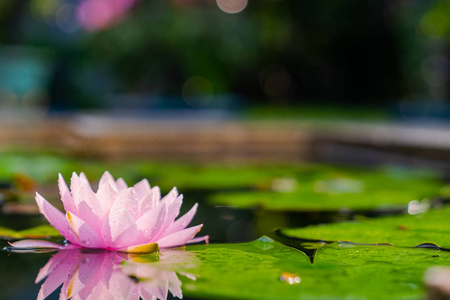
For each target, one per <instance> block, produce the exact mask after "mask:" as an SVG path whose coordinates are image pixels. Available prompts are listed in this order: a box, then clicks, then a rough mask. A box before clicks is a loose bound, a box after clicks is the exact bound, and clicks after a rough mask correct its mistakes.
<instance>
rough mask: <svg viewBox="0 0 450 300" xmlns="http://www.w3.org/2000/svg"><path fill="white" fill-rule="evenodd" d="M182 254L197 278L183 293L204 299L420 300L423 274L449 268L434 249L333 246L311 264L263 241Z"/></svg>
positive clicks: (448, 256) (449, 260)
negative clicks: (192, 258) (191, 260)
mask: <svg viewBox="0 0 450 300" xmlns="http://www.w3.org/2000/svg"><path fill="white" fill-rule="evenodd" d="M186 250H188V251H189V252H191V253H194V254H195V255H196V257H197V258H198V259H199V261H200V263H199V264H198V265H197V266H196V267H194V268H192V269H190V270H189V272H190V273H193V274H195V275H196V278H197V280H195V281H192V280H188V279H185V278H182V281H183V286H182V287H183V294H184V295H185V296H188V297H194V298H204V299H388V298H389V299H400V298H401V299H404V298H407V299H422V298H423V294H424V292H425V291H424V287H423V285H422V277H423V273H424V271H425V270H426V269H427V268H428V267H430V266H434V265H450V253H448V252H442V251H439V250H436V249H423V248H401V247H394V246H361V245H352V244H339V243H332V244H329V245H327V246H324V247H322V248H320V249H319V250H318V252H317V254H316V260H315V263H314V264H311V263H310V262H309V259H308V258H307V257H306V256H305V255H304V254H303V253H302V252H300V251H298V250H296V249H294V248H291V247H288V246H285V245H283V244H280V243H278V242H275V241H273V240H271V239H269V238H265V237H263V238H261V239H259V240H256V241H254V242H250V243H243V244H216V245H200V246H189V247H186ZM436 255H439V256H436ZM289 278H292V279H293V278H296V280H293V281H291V282H292V283H293V284H289ZM283 279H284V280H283Z"/></svg>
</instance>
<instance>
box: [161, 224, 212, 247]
mask: <svg viewBox="0 0 450 300" xmlns="http://www.w3.org/2000/svg"><path fill="white" fill-rule="evenodd" d="M202 226H203V224H202V225H197V226H194V227H189V228H187V229H184V230H181V231H177V232H175V233H172V234H170V235H168V236H165V237H163V238H161V239H159V240H158V241H157V243H158V245H159V247H160V248H168V247H175V246H180V245H184V244H186V243H187V242H188V241H189V240H190V239H192V238H193V237H194V236H195V235H196V234H197V233H198V232H199V231H200V229H202Z"/></svg>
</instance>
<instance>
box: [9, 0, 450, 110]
mask: <svg viewBox="0 0 450 300" xmlns="http://www.w3.org/2000/svg"><path fill="white" fill-rule="evenodd" d="M77 3H78V2H77V1H75V2H73V3H69V4H70V5H74V6H75V5H77ZM66 4H68V2H66V1H63V0H17V1H2V2H1V3H0V44H2V45H8V44H18V45H26V46H38V47H45V48H50V49H52V50H54V54H55V55H54V58H55V62H56V66H57V69H58V70H57V72H56V73H57V74H56V75H58V76H57V77H58V78H57V79H56V82H53V83H52V85H53V86H52V89H53V90H52V93H54V94H52V98H53V99H52V101H56V102H58V101H59V104H60V105H62V102H61V101H62V100H61V99H64V100H65V101H66V102H67V101H69V100H70V101H73V102H74V103H77V104H76V105H78V106H80V105H85V106H88V105H90V106H94V105H101V104H102V103H103V102H102V101H101V100H102V99H104V98H105V97H106V96H107V95H109V94H114V93H140V92H142V93H150V94H157V95H176V96H180V95H181V93H182V89H183V85H184V84H185V83H186V81H187V80H188V79H189V78H192V77H195V76H197V77H201V78H203V79H205V80H206V81H207V82H208V83H209V84H208V89H207V90H208V91H209V92H213V93H214V94H223V93H231V94H242V95H244V96H245V99H246V100H248V99H253V100H258V102H260V101H261V100H266V101H267V102H272V103H275V104H279V103H299V102H308V101H309V102H313V101H317V100H328V101H340V102H345V103H350V102H351V103H359V104H365V103H366V101H372V102H373V103H379V102H385V103H386V102H388V101H390V100H398V99H399V98H414V97H415V98H418V97H423V96H424V95H425V96H426V94H427V90H428V89H429V88H430V87H429V84H428V83H427V82H426V81H427V80H428V79H427V78H424V76H423V74H422V73H423V72H422V71H423V70H422V69H423V64H424V63H426V60H427V58H428V57H429V56H433V55H435V54H439V55H443V56H445V55H446V49H447V48H448V45H447V43H448V40H449V39H448V37H449V27H450V25H449V22H448V21H447V18H446V15H448V12H449V10H450V7H449V5H448V3H447V2H446V1H441V0H433V1H420V0H415V1H406V2H405V1H390V2H380V1H374V0H365V1H356V0H352V1H343V2H336V3H332V4H330V3H329V2H328V1H324V0H320V1H259V2H257V3H256V2H251V1H249V3H248V6H247V8H246V9H245V10H244V11H242V12H241V13H238V14H226V13H224V12H223V11H221V10H220V9H219V8H218V7H217V5H216V3H215V2H214V1H212V2H208V1H197V2H194V3H188V4H186V3H185V4H182V3H181V2H180V3H176V2H174V1H166V0H156V1H138V2H137V3H136V4H135V6H134V8H133V9H132V10H131V11H129V12H128V14H127V15H126V16H125V17H124V18H123V19H121V20H120V22H117V24H114V25H115V26H111V27H109V28H107V29H105V30H102V31H98V32H85V31H83V30H82V29H78V30H76V31H75V32H70V33H65V32H63V31H62V30H61V29H60V28H59V27H58V24H57V23H58V22H57V21H56V15H57V14H58V9H59V8H61V7H62V6H63V5H66ZM273 66H276V68H275V69H276V70H278V71H280V70H281V71H280V72H281V73H277V72H272V73H270V74H266V73H264V72H265V71H264V70H266V71H267V68H269V67H273ZM269 69H270V68H269ZM275 69H271V70H272V71H273V70H275ZM280 74H281V75H280ZM280 82H281V85H283V84H285V85H286V88H285V89H282V90H280V91H279V92H275V93H271V92H270V91H269V92H268V91H267V89H266V85H267V84H268V85H269V86H270V85H271V84H274V85H275V86H280ZM277 84H278V85H277ZM58 86H60V87H63V88H60V90H58ZM209 87H212V90H209ZM65 90H66V92H64V91H65ZM55 91H56V92H55ZM73 99H76V101H75V100H73ZM70 101H69V102H70ZM104 104H105V103H103V105H104Z"/></svg>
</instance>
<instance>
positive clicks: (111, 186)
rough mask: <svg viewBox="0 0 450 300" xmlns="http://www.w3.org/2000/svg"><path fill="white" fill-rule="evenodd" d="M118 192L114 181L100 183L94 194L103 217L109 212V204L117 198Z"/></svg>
mask: <svg viewBox="0 0 450 300" xmlns="http://www.w3.org/2000/svg"><path fill="white" fill-rule="evenodd" d="M118 193H119V192H118V191H117V188H116V184H115V182H114V181H113V182H109V181H108V182H105V183H104V184H102V185H100V187H99V189H98V191H97V194H96V196H97V201H98V203H99V205H100V206H101V208H102V211H103V217H105V216H106V214H108V213H109V210H110V209H111V206H112V205H113V203H114V202H115V201H116V199H117V195H118Z"/></svg>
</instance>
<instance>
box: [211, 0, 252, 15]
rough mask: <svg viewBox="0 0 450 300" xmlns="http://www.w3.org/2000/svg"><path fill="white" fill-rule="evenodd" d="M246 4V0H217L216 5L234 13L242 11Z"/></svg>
mask: <svg viewBox="0 0 450 300" xmlns="http://www.w3.org/2000/svg"><path fill="white" fill-rule="evenodd" d="M247 4H248V0H217V6H219V8H220V9H221V10H223V11H224V12H226V13H229V14H236V13H238V12H241V11H243V10H244V9H245V8H246V7H247Z"/></svg>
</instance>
